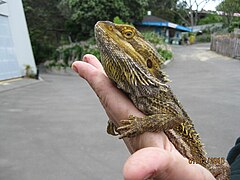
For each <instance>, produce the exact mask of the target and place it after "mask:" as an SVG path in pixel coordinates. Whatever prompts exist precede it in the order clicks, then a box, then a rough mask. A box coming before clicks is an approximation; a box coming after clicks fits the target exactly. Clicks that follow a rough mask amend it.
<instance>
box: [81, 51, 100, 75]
mask: <svg viewBox="0 0 240 180" xmlns="http://www.w3.org/2000/svg"><path fill="white" fill-rule="evenodd" d="M83 61H84V62H87V63H89V64H91V65H93V66H94V67H95V68H97V69H98V70H100V71H104V70H103V67H102V64H101V63H100V61H99V60H98V59H97V58H96V56H94V55H92V54H86V55H84V56H83Z"/></svg>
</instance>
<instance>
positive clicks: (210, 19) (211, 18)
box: [198, 13, 222, 25]
mask: <svg viewBox="0 0 240 180" xmlns="http://www.w3.org/2000/svg"><path fill="white" fill-rule="evenodd" d="M219 22H222V16H220V15H218V14H216V13H215V14H208V15H207V16H206V17H204V18H202V19H200V20H199V21H198V25H203V24H210V23H219Z"/></svg>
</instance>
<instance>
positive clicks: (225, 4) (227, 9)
mask: <svg viewBox="0 0 240 180" xmlns="http://www.w3.org/2000/svg"><path fill="white" fill-rule="evenodd" d="M217 10H218V11H222V12H223V15H224V16H225V18H226V24H227V26H230V25H231V24H232V22H233V20H234V13H239V12H240V1H239V0H224V1H222V2H221V3H220V4H219V5H218V6H217Z"/></svg>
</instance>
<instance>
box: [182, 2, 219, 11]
mask: <svg viewBox="0 0 240 180" xmlns="http://www.w3.org/2000/svg"><path fill="white" fill-rule="evenodd" d="M186 1H187V2H188V1H189V0H186ZM202 1H203V0H197V2H202ZM221 2H222V0H215V1H213V0H210V1H209V2H208V3H207V4H206V5H205V7H204V9H205V10H212V11H215V10H216V6H217V5H218V4H219V3H221ZM203 4H204V3H203ZM193 9H194V8H193ZM199 10H201V8H199Z"/></svg>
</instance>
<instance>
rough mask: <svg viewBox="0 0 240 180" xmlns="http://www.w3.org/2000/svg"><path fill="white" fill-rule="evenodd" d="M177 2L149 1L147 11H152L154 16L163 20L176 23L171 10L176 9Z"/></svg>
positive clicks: (171, 0) (170, 0) (175, 17)
mask: <svg viewBox="0 0 240 180" xmlns="http://www.w3.org/2000/svg"><path fill="white" fill-rule="evenodd" d="M177 1H178V0H151V1H149V6H148V10H150V11H152V14H153V15H154V16H158V17H161V18H163V19H165V20H168V21H172V22H177V21H178V18H177V16H176V13H175V12H174V11H173V9H174V8H175V7H176V5H177Z"/></svg>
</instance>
